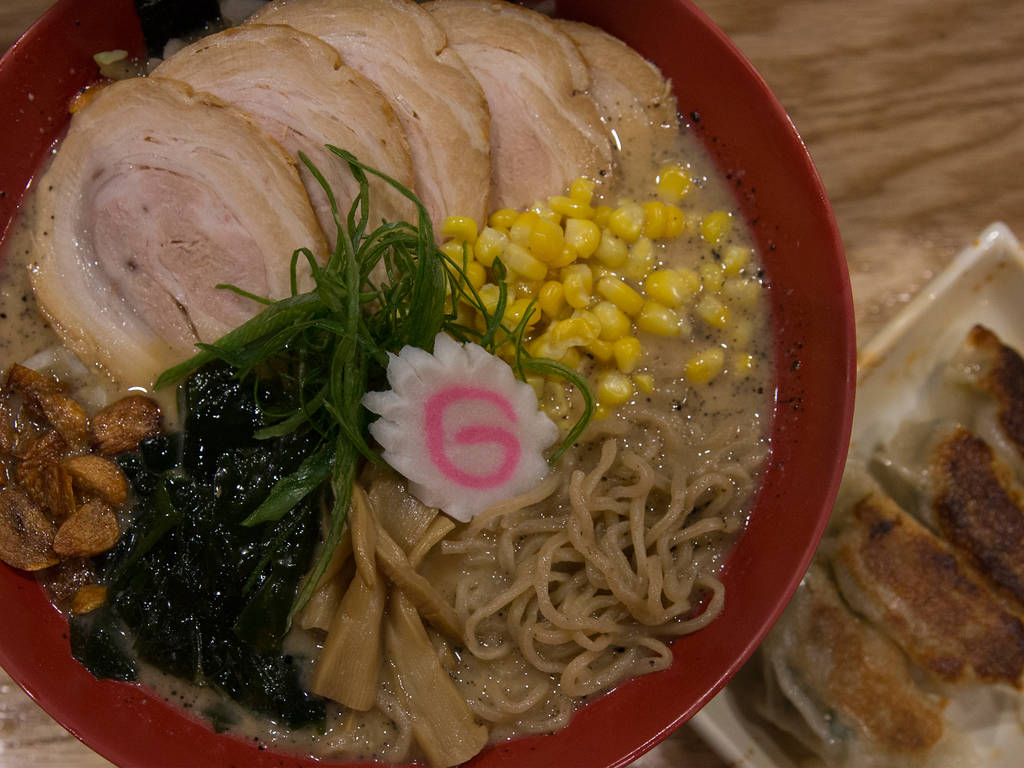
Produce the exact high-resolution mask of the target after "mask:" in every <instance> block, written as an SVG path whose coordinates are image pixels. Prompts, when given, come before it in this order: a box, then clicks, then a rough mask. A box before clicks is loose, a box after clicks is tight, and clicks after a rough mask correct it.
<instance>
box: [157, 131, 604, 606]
mask: <svg viewBox="0 0 1024 768" xmlns="http://www.w3.org/2000/svg"><path fill="white" fill-rule="evenodd" d="M327 148H328V150H330V151H331V152H333V153H334V154H335V155H337V156H338V157H340V158H341V159H343V160H344V161H345V162H346V163H347V164H348V167H349V169H350V171H351V173H352V175H353V178H355V180H356V181H357V182H358V184H359V194H358V195H357V196H356V198H355V200H354V201H353V202H352V205H351V207H350V208H349V210H348V211H347V212H346V213H345V216H344V217H342V212H341V211H340V210H339V209H338V203H337V199H336V198H335V196H334V193H333V190H332V189H331V187H330V184H328V182H327V180H326V179H325V178H324V177H323V174H321V173H320V171H319V169H318V168H317V167H316V166H315V165H314V164H313V163H312V162H311V161H310V160H309V158H308V157H306V156H305V155H304V154H302V153H300V154H299V159H300V160H301V161H302V163H303V164H304V165H305V166H306V168H308V169H309V171H310V173H311V174H312V175H313V177H314V178H315V179H316V180H317V182H318V183H319V184H320V186H321V187H322V188H323V190H324V192H325V193H326V195H327V199H328V201H329V202H330V205H331V212H332V215H333V218H334V223H335V226H336V227H337V245H336V246H335V248H334V251H333V252H332V253H331V254H330V256H329V257H328V259H327V261H326V263H324V264H323V265H321V264H319V263H318V262H317V261H316V259H315V258H314V256H313V254H312V252H311V251H310V250H309V249H307V248H300V249H298V250H296V251H295V253H293V254H292V259H291V266H290V270H291V272H290V278H291V290H292V295H291V296H289V297H288V298H285V299H282V300H279V301H273V300H270V299H265V298H262V297H259V296H252V295H251V294H249V293H247V292H245V291H242V290H241V289H239V288H237V287H234V286H218V287H221V288H224V289H227V290H231V291H234V292H235V293H238V294H240V295H243V296H247V297H249V298H251V299H253V300H255V301H258V302H260V303H261V304H264V305H265V309H263V311H261V312H260V313H259V314H258V315H256V316H255V317H253V318H252V319H251V320H249V321H248V322H246V323H244V324H243V325H241V326H239V327H238V328H236V329H235V330H233V331H231V332H230V333H228V334H226V335H224V336H223V337H221V338H220V339H218V340H217V341H216V342H214V343H212V344H198V345H197V346H198V347H199V349H200V352H199V353H198V354H196V355H195V356H194V357H192V358H191V359H189V360H187V361H185V362H183V363H181V364H180V365H177V366H175V367H174V368H171V369H170V370H168V371H165V372H164V373H163V374H162V375H161V376H160V378H159V379H158V380H157V382H156V386H157V387H163V386H166V385H168V384H171V383H174V382H177V381H179V380H180V379H182V378H184V377H186V376H188V375H189V374H191V373H193V372H194V371H196V370H197V369H199V368H200V367H202V366H203V365H205V364H207V363H210V362H213V361H215V360H220V361H223V362H225V363H227V364H228V365H230V366H232V367H233V368H234V369H235V372H236V375H237V376H239V377H247V376H251V375H258V373H259V372H260V371H262V370H265V369H270V370H274V371H278V372H283V373H282V375H283V376H284V377H285V378H286V380H287V381H288V382H289V383H291V385H292V386H293V387H294V390H295V391H294V394H295V400H296V402H297V403H298V405H297V406H296V407H295V408H294V409H292V410H290V411H288V412H283V413H276V412H275V413H271V412H269V411H265V412H264V415H265V417H266V418H267V421H268V424H267V426H266V427H264V428H263V429H262V430H260V432H259V433H258V436H259V437H261V438H266V437H275V436H280V435H283V434H288V433H290V432H293V431H296V430H301V429H312V430H315V431H316V432H317V433H318V434H319V435H320V436H321V439H320V442H319V443H318V445H317V448H316V449H315V450H314V451H313V453H311V454H310V455H309V456H308V457H307V458H306V460H305V461H304V462H303V463H302V465H301V466H300V467H299V468H298V469H297V470H296V471H295V472H294V473H293V474H291V475H288V476H287V477H284V478H282V479H281V480H280V481H278V483H277V484H276V485H275V486H274V488H273V490H272V491H271V493H270V496H269V497H268V498H267V500H266V501H265V502H264V503H263V504H262V505H261V506H260V507H259V508H258V509H257V510H256V511H255V512H253V514H252V515H250V516H249V517H248V518H247V519H246V520H245V521H244V522H243V524H244V525H258V524H262V523H266V522H270V521H276V520H279V519H281V518H282V517H284V516H285V515H287V514H288V513H289V511H290V510H291V509H292V508H293V507H294V506H295V505H296V504H297V503H298V502H299V501H301V500H302V499H303V498H305V497H306V496H307V495H308V494H310V493H313V492H315V491H316V490H318V489H319V488H320V487H321V486H322V485H323V484H324V482H329V484H330V487H331V491H332V493H333V497H334V501H333V505H332V509H331V512H330V516H329V521H328V526H327V533H326V535H325V538H324V542H323V546H322V547H321V551H320V554H319V556H318V558H317V560H316V562H315V564H314V566H313V568H312V570H311V571H310V573H309V576H308V577H307V579H306V581H305V583H304V584H303V586H302V588H301V589H300V591H299V594H298V596H297V597H296V599H295V602H294V604H293V606H292V611H291V613H292V615H294V614H295V612H296V611H298V610H300V609H301V608H302V607H303V606H304V605H305V604H306V603H307V602H308V600H309V598H310V597H311V596H312V594H313V592H314V591H315V589H316V586H317V584H318V582H319V580H320V578H321V576H322V575H323V573H324V570H325V569H326V567H327V563H328V561H329V560H330V558H331V555H332V554H333V552H334V549H335V547H336V546H337V543H338V540H339V539H340V537H341V534H342V531H343V530H344V526H345V521H346V519H347V516H348V510H349V504H350V502H351V496H352V486H353V483H354V482H355V477H356V470H357V468H358V465H359V463H360V460H361V459H362V458H365V459H367V460H370V461H376V462H380V461H382V460H381V459H380V457H379V455H378V454H377V452H376V451H375V450H374V448H372V447H371V446H370V441H369V439H368V437H367V435H368V432H367V429H366V427H367V413H366V411H365V410H364V408H363V406H362V398H363V395H364V394H365V393H366V392H368V391H372V390H375V389H381V388H383V387H384V386H385V374H386V368H387V363H388V353H389V352H398V351H399V350H401V349H402V347H404V346H406V345H411V346H415V347H420V348H422V349H425V350H427V351H432V350H433V342H434V337H435V336H436V335H437V333H438V332H439V331H441V330H443V331H445V332H447V333H448V334H449V335H451V336H452V337H453V338H455V339H457V340H458V341H461V342H474V343H476V344H479V345H481V346H483V347H484V348H485V349H487V351H488V352H491V353H492V354H493V353H494V352H495V350H496V349H497V348H498V347H499V346H502V345H504V344H507V343H511V344H512V345H513V346H514V349H515V350H516V355H515V364H514V366H513V368H514V370H515V372H516V374H517V376H519V378H520V379H525V378H526V374H527V372H534V373H541V374H545V375H555V376H559V377H561V378H563V379H565V381H566V382H568V383H569V384H571V385H572V386H574V387H576V389H578V390H579V392H580V394H581V395H582V397H583V400H584V409H583V414H582V415H581V417H580V418H579V420H578V421H577V422H576V424H575V425H574V426H573V427H572V429H570V430H569V432H568V434H567V435H566V437H565V439H564V440H563V442H562V443H561V445H560V446H559V448H558V449H557V450H556V451H555V452H554V453H553V455H552V456H551V458H550V460H549V461H550V462H551V463H554V462H555V461H556V460H557V459H558V457H559V456H561V455H562V454H563V453H564V452H565V451H566V450H567V449H568V448H569V447H570V446H571V445H572V444H573V443H574V442H575V441H576V439H577V438H578V437H579V436H580V434H581V433H582V431H583V429H584V428H585V427H586V425H587V423H588V422H589V420H590V419H591V417H592V416H593V412H594V401H593V397H592V396H591V394H590V391H589V389H588V388H587V384H586V381H585V380H584V379H583V377H581V376H580V375H579V374H578V373H577V372H576V371H574V370H572V369H571V368H568V367H567V366H565V365H563V364H562V363H559V362H555V361H554V360H547V359H542V358H535V357H532V356H531V355H529V354H528V353H527V351H526V349H525V347H524V344H523V334H524V333H525V331H526V327H527V321H528V320H529V318H530V315H531V313H532V312H534V311H535V309H534V308H533V307H532V306H531V307H530V308H529V309H528V310H527V311H526V312H525V313H524V317H523V318H522V319H521V320H520V322H519V323H518V324H517V326H516V327H515V328H514V329H511V330H509V329H507V328H505V327H504V326H503V325H502V323H501V320H502V316H503V315H504V311H505V306H506V304H507V301H508V289H507V287H506V285H505V274H506V271H505V268H504V266H503V265H502V264H501V261H500V260H496V261H495V262H494V265H493V267H492V271H493V274H494V277H495V281H496V282H497V284H498V287H499V297H498V302H497V306H496V307H495V310H494V312H488V311H487V308H486V307H485V306H484V303H483V301H482V300H481V298H480V296H479V294H478V293H477V292H476V290H475V289H474V288H473V287H472V286H471V285H470V283H469V280H468V279H467V277H466V272H465V261H466V259H465V257H464V258H463V260H462V262H463V263H461V264H460V263H458V262H456V261H455V260H453V259H451V258H450V257H449V256H447V255H446V254H445V253H444V252H442V251H441V250H440V249H439V248H438V247H437V245H436V244H435V242H434V231H433V227H432V226H431V223H430V217H429V216H428V215H427V211H426V209H425V208H424V207H423V205H422V203H420V201H419V200H418V199H417V198H416V196H415V195H414V194H413V193H412V192H411V191H409V190H408V189H406V188H405V187H404V186H402V185H401V184H399V183H398V182H397V181H395V180H394V179H392V178H390V177H389V176H387V175H386V174H384V173H381V172H380V171H378V170H375V169H373V168H370V167H369V166H366V165H364V164H363V163H361V162H359V160H357V159H356V158H355V157H354V156H353V155H352V154H351V153H349V152H346V151H345V150H343V149H338V148H337V147H333V146H330V145H328V147H327ZM367 174H370V175H373V176H377V177H379V178H381V179H383V180H384V181H385V182H387V183H388V184H390V185H391V186H392V187H394V188H395V189H396V190H398V191H399V192H400V193H401V194H402V195H404V196H405V197H407V198H409V200H411V201H412V202H413V203H414V205H415V206H416V210H417V212H418V221H417V225H416V226H413V225H412V224H409V223H407V222H385V223H384V224H382V225H381V226H379V227H377V228H376V229H373V230H371V231H369V232H367V226H368V222H369V216H370V214H369V211H370V192H369V183H368V176H367ZM303 263H304V264H308V266H309V268H310V271H311V276H312V279H313V288H312V289H310V290H309V291H307V292H304V293H300V292H299V271H298V267H299V265H300V264H303ZM378 267H381V268H382V271H383V274H384V278H383V279H382V280H380V282H379V284H374V283H373V282H371V280H370V275H371V273H374V272H375V270H377V271H378V272H379V271H381V270H379V269H378ZM449 293H450V296H451V300H450V302H446V297H447V295H448V294H449ZM460 301H464V302H466V303H468V304H469V305H470V306H472V307H473V308H474V309H475V310H476V311H478V312H479V313H480V314H481V315H482V316H483V318H484V321H485V322H484V330H483V331H479V330H477V329H476V328H471V327H468V326H465V325H462V324H460V323H458V322H457V321H456V313H455V307H457V306H458V304H459V302H460ZM446 304H447V307H448V308H447V309H446Z"/></svg>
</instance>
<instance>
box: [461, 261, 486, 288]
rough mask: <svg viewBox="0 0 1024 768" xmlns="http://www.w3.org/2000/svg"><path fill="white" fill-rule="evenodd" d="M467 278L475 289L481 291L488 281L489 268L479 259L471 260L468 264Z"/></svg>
mask: <svg viewBox="0 0 1024 768" xmlns="http://www.w3.org/2000/svg"><path fill="white" fill-rule="evenodd" d="M465 272H466V280H467V281H468V282H469V284H470V285H471V286H473V288H474V290H477V291H479V290H480V287H481V286H482V285H483V284H484V283H486V282H487V270H486V269H484V265H483V264H481V263H480V262H479V261H471V262H469V263H468V264H467V265H466V269H465Z"/></svg>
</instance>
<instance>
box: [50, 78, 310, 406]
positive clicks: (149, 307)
mask: <svg viewBox="0 0 1024 768" xmlns="http://www.w3.org/2000/svg"><path fill="white" fill-rule="evenodd" d="M37 205H38V217H37V225H36V230H35V233H34V263H33V264H32V265H31V267H30V269H31V278H32V285H33V287H34V289H35V293H36V297H37V299H38V302H39V305H40V308H41V310H42V312H43V314H44V315H45V316H46V318H47V319H48V320H49V321H50V322H51V324H52V325H53V327H54V328H55V329H56V331H57V332H58V334H59V335H60V336H61V338H62V339H63V341H64V343H65V344H67V346H69V347H70V348H71V349H72V350H73V351H74V352H75V353H76V354H77V355H78V356H79V357H80V358H81V359H82V360H83V361H85V362H88V363H93V364H99V365H100V366H102V367H103V368H104V369H106V371H107V372H108V373H109V374H111V375H112V376H113V377H114V378H115V379H116V380H117V381H118V382H119V383H121V384H122V385H125V386H148V385H149V384H150V383H152V381H153V380H154V379H155V377H156V376H157V375H159V374H160V373H161V372H162V371H163V370H164V369H165V368H167V367H168V366H170V365H173V364H175V363H177V362H179V361H181V360H183V359H185V358H187V357H188V356H189V355H191V354H192V353H193V352H194V351H195V349H194V345H195V343H196V342H197V341H205V342H209V341H214V340H216V339H217V338H219V337H220V336H221V335H223V334H224V333H226V332H227V331H229V330H231V329H233V328H235V327H236V326H238V325H239V324H241V323H242V322H244V321H245V320H247V319H248V318H250V317H252V316H253V315H254V314H256V313H257V312H258V311H259V310H260V309H261V304H260V303H259V302H256V301H253V300H252V299H249V298H244V297H242V296H239V295H238V294H236V293H234V292H231V291H227V290H222V289H218V288H217V287H216V286H217V285H218V284H219V283H227V284H231V285H235V286H238V287H240V288H242V289H244V290H246V291H249V292H251V293H253V294H256V295H259V296H265V297H270V298H283V297H285V296H288V295H290V293H291V290H290V283H289V265H290V263H291V258H292V253H293V251H294V250H295V249H296V248H300V247H308V248H310V249H311V250H312V252H313V254H314V255H315V256H316V257H317V258H321V259H322V258H323V256H324V253H325V251H326V243H325V242H324V236H323V232H322V231H321V229H320V225H319V223H318V222H317V220H316V215H315V214H314V213H313V209H312V207H311V206H310V204H309V198H308V197H307V195H306V190H305V189H304V188H303V186H302V182H301V180H300V179H299V174H298V172H297V171H296V169H295V166H294V164H293V163H292V161H291V159H290V158H289V157H288V155H287V154H286V153H285V151H284V150H283V149H281V147H280V145H279V144H277V143H276V142H275V141H273V140H272V139H271V138H270V137H269V136H267V134H265V133H264V132H263V131H262V130H260V129H259V128H258V127H257V126H256V125H255V124H254V123H253V122H252V121H251V120H249V119H248V118H246V117H245V116H244V115H243V114H242V113H240V112H238V111H237V110H235V109H233V108H231V107H228V106H226V105H224V104H222V103H221V102H219V101H217V100H215V99H214V98H213V97H212V96H203V95H198V94H195V93H193V91H192V90H191V89H190V88H189V87H188V86H187V85H185V84H183V83H178V82H176V81H171V80H159V79H149V78H136V79H132V80H123V81H120V82H117V83H114V84H112V85H110V86H108V87H106V88H104V89H103V90H102V91H101V92H100V93H99V94H98V95H97V96H96V97H95V98H94V99H93V100H92V101H91V102H90V103H89V104H88V105H87V106H85V107H84V108H83V109H82V110H81V111H79V112H78V113H76V114H75V116H74V118H73V119H72V121H71V127H70V129H69V131H68V135H67V137H66V138H65V139H64V142H63V144H62V145H61V147H60V150H59V152H58V153H57V155H56V157H55V158H54V161H53V164H52V165H51V167H50V169H49V170H48V171H47V172H46V174H45V175H44V176H43V178H42V179H41V180H40V181H39V192H38V201H37ZM300 263H304V261H303V260H300ZM307 269H308V267H307ZM308 283H309V277H308V274H307V275H305V276H304V281H303V284H304V285H306V284H308Z"/></svg>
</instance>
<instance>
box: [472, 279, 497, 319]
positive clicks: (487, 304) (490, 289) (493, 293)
mask: <svg viewBox="0 0 1024 768" xmlns="http://www.w3.org/2000/svg"><path fill="white" fill-rule="evenodd" d="M476 292H477V295H478V296H480V302H481V303H482V304H483V305H484V308H485V309H486V310H487V311H488V312H489V313H490V314H492V315H493V314H494V310H495V309H497V307H498V293H499V291H498V286H496V285H495V284H494V283H485V284H484V285H481V286H480V287H479V288H477V289H476Z"/></svg>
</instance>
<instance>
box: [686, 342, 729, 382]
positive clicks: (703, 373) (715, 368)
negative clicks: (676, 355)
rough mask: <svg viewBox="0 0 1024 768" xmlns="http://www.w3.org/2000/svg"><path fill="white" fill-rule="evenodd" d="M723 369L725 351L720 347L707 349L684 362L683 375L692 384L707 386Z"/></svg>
mask: <svg viewBox="0 0 1024 768" xmlns="http://www.w3.org/2000/svg"><path fill="white" fill-rule="evenodd" d="M724 367H725V351H724V350H723V349H722V348H721V347H709V348H708V349H705V350H704V351H703V352H699V353H697V354H696V355H694V356H693V357H691V358H690V359H689V360H687V361H686V365H685V366H683V374H684V375H685V376H686V378H687V379H688V380H689V381H690V382H691V383H693V384H707V383H708V382H709V381H711V380H712V379H713V378H715V376H717V375H718V374H720V373H721V372H722V369H723V368H724Z"/></svg>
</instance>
